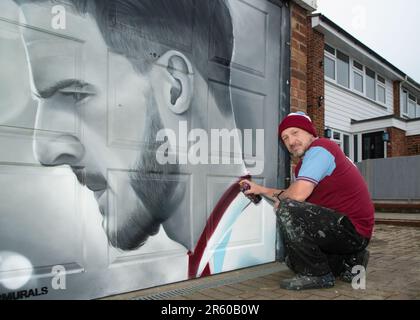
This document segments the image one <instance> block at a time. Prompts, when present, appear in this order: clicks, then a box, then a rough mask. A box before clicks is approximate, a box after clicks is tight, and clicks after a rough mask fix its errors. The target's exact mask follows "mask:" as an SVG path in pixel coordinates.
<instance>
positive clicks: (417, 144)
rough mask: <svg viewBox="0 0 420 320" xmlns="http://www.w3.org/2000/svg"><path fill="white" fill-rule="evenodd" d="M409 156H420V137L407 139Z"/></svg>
mask: <svg viewBox="0 0 420 320" xmlns="http://www.w3.org/2000/svg"><path fill="white" fill-rule="evenodd" d="M407 155H408V156H416V155H420V135H415V136H408V137H407Z"/></svg>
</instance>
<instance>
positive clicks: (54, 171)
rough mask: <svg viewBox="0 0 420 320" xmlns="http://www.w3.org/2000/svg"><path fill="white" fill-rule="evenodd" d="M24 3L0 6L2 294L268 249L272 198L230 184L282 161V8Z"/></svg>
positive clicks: (243, 263) (266, 180)
mask: <svg viewBox="0 0 420 320" xmlns="http://www.w3.org/2000/svg"><path fill="white" fill-rule="evenodd" d="M17 2H20V1H17ZM22 2H23V3H22V4H19V5H18V4H16V3H15V2H13V1H11V0H10V1H9V0H6V1H2V2H1V4H0V12H1V13H0V49H1V50H0V64H1V70H2V72H1V77H2V79H1V81H0V92H1V99H0V105H1V107H0V150H1V152H0V294H1V298H2V299H6V298H7V299H28V298H30V299H65V298H69V299H74V298H77V299H88V298H97V297H103V296H107V295H111V294H117V293H122V292H127V291H133V290H137V289H141V288H147V287H152V286H158V285H163V284H167V283H171V282H176V281H182V280H187V279H192V278H195V277H201V276H208V275H211V274H216V273H220V272H225V271H229V270H234V269H238V268H243V267H247V266H253V265H258V264H262V263H267V262H271V261H274V259H275V241H276V223H275V215H274V212H273V210H272V208H271V207H270V206H269V205H268V204H267V203H265V202H262V203H260V204H258V205H254V204H250V202H249V200H248V199H246V198H245V197H244V196H243V195H242V194H240V193H238V187H237V183H236V182H237V181H238V180H239V178H240V177H241V176H245V175H248V174H251V175H252V176H253V179H254V180H255V181H257V182H259V183H263V184H266V185H269V186H274V185H276V182H277V176H278V167H279V166H280V168H281V167H282V166H284V165H283V163H282V162H280V163H279V162H278V142H277V135H276V127H277V124H278V119H279V110H280V109H281V106H280V101H279V96H280V89H279V88H280V76H281V70H284V69H282V68H281V66H280V61H281V56H280V47H281V45H280V44H281V36H280V35H281V32H280V31H281V22H282V21H281V20H282V19H281V16H282V10H283V9H282V7H281V6H280V5H278V4H274V3H272V2H269V1H263V0H229V1H216V0H215V1H192V0H191V1H189V0H188V1H187V0H185V1H184V0H179V1H178V0H177V1H170V0H162V1H156V0H153V1H145V0H143V1H142V0H139V1H137V2H136V1H134V2H133V1H130V2H128V1H86V2H83V1H71V0H66V1H64V0H63V1H51V2H50V1H22ZM283 107H284V106H283Z"/></svg>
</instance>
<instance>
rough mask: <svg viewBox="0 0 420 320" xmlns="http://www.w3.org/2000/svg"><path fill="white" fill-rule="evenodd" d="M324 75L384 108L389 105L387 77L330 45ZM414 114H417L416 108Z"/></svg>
mask: <svg viewBox="0 0 420 320" xmlns="http://www.w3.org/2000/svg"><path fill="white" fill-rule="evenodd" d="M324 74H325V79H326V80H330V81H332V82H334V83H336V84H339V85H340V86H343V87H346V88H348V89H350V90H351V91H353V92H355V93H357V94H359V95H363V96H364V97H367V98H369V99H370V100H374V101H377V102H378V103H379V104H381V105H382V106H384V105H385V104H386V103H387V97H386V93H387V91H386V79H385V77H383V76H381V75H379V74H377V73H376V72H375V71H373V70H372V69H369V68H368V67H366V66H365V65H363V64H361V63H360V62H359V61H357V60H354V59H353V58H351V57H350V56H349V55H347V54H345V53H343V52H341V51H340V50H337V49H335V48H333V47H332V46H330V45H328V44H324ZM414 113H415V114H416V113H417V109H416V108H415V110H414Z"/></svg>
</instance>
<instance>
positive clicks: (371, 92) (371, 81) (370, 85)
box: [366, 68, 376, 100]
mask: <svg viewBox="0 0 420 320" xmlns="http://www.w3.org/2000/svg"><path fill="white" fill-rule="evenodd" d="M366 96H367V97H368V98H370V99H372V100H375V97H376V92H375V72H374V71H372V70H370V69H369V68H366Z"/></svg>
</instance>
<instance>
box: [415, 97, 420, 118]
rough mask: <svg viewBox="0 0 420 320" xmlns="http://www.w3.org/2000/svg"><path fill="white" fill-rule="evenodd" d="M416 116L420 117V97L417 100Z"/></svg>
mask: <svg viewBox="0 0 420 320" xmlns="http://www.w3.org/2000/svg"><path fill="white" fill-rule="evenodd" d="M416 118H420V99H418V100H417V111H416Z"/></svg>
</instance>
